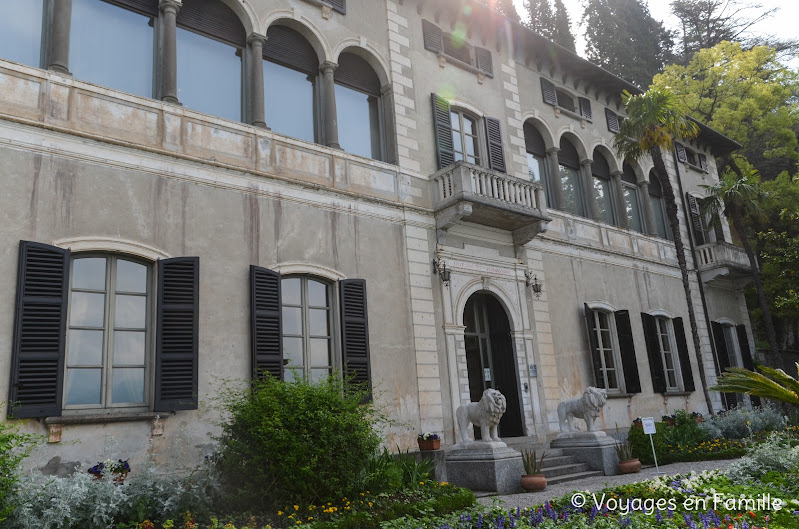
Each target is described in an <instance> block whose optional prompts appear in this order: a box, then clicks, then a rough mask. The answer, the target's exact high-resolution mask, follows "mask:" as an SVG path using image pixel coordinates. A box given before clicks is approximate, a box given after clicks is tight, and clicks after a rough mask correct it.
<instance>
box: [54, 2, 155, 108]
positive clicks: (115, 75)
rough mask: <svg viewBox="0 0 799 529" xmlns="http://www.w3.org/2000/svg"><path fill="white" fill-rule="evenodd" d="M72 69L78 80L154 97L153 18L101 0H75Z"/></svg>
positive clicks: (72, 32) (71, 53)
mask: <svg viewBox="0 0 799 529" xmlns="http://www.w3.org/2000/svg"><path fill="white" fill-rule="evenodd" d="M69 69H70V71H71V72H72V73H73V74H74V75H75V78H76V79H81V80H84V81H89V82H91V83H96V84H99V85H102V86H108V87H111V88H115V89H117V90H122V91H125V92H129V93H131V94H136V95H140V96H144V97H151V96H152V95H153V27H152V22H151V19H150V17H147V16H144V15H140V14H138V13H134V12H133V11H128V10H127V9H123V8H121V7H117V6H115V5H112V4H109V3H107V2H102V1H100V0H72V29H71V32H70V43H69ZM121 119H124V118H121Z"/></svg>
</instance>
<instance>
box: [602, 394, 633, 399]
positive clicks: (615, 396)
mask: <svg viewBox="0 0 799 529" xmlns="http://www.w3.org/2000/svg"><path fill="white" fill-rule="evenodd" d="M634 395H635V393H608V398H609V399H629V398H631V397H633V396H634Z"/></svg>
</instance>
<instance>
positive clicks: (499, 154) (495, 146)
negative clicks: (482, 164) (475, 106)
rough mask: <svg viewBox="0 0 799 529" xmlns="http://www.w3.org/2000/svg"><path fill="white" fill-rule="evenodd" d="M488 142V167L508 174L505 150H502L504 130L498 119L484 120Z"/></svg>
mask: <svg viewBox="0 0 799 529" xmlns="http://www.w3.org/2000/svg"><path fill="white" fill-rule="evenodd" d="M483 121H485V125H486V139H487V140H488V167H489V168H490V169H493V170H495V171H499V172H502V173H504V172H506V171H507V169H506V168H505V150H504V149H503V148H502V129H501V128H500V126H499V120H498V119H496V118H483Z"/></svg>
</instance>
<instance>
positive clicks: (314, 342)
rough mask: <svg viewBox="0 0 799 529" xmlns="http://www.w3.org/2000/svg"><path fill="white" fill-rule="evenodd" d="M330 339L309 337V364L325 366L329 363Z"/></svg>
mask: <svg viewBox="0 0 799 529" xmlns="http://www.w3.org/2000/svg"><path fill="white" fill-rule="evenodd" d="M329 344H330V341H329V340H328V339H326V338H325V339H322V338H312V339H311V366H314V367H327V366H329V365H330V346H329Z"/></svg>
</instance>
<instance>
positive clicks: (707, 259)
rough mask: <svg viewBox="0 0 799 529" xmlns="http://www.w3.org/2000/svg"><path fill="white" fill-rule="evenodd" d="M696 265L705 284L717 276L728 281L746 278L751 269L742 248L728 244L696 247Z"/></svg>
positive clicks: (714, 243) (719, 243)
mask: <svg viewBox="0 0 799 529" xmlns="http://www.w3.org/2000/svg"><path fill="white" fill-rule="evenodd" d="M696 254H697V265H698V266H699V271H700V272H701V273H702V278H703V279H704V281H705V282H709V281H712V280H713V279H716V278H718V277H719V276H724V277H726V278H728V279H740V278H744V277H747V276H748V275H749V274H750V273H751V271H752V267H751V266H750V264H749V257H747V256H746V252H745V251H744V249H743V248H741V247H739V246H735V245H734V244H730V243H728V242H712V243H709V244H703V245H701V246H697V247H696Z"/></svg>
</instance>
